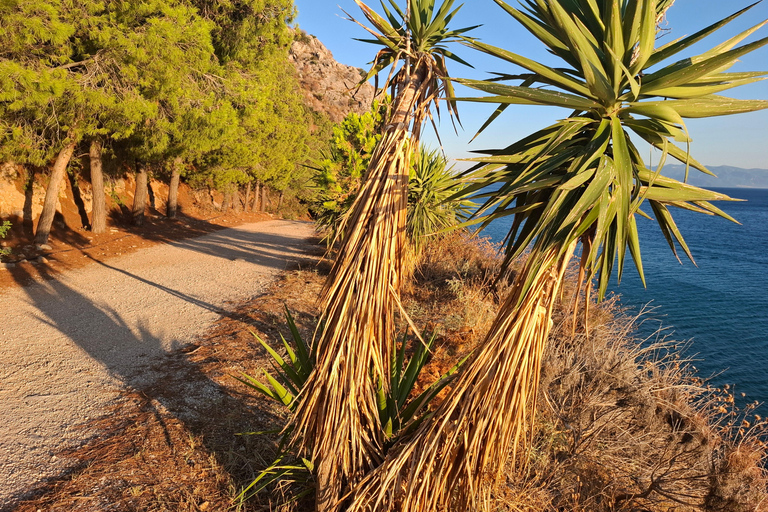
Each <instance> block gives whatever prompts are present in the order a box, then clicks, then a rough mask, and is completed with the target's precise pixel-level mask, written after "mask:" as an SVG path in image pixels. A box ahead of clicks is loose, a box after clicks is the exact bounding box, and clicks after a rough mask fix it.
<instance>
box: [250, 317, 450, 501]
mask: <svg viewBox="0 0 768 512" xmlns="http://www.w3.org/2000/svg"><path fill="white" fill-rule="evenodd" d="M285 320H286V324H287V325H288V328H289V330H290V331H291V342H289V341H287V340H286V339H285V337H283V335H282V334H281V335H280V338H281V341H282V345H283V349H284V351H285V354H286V356H285V357H283V356H281V355H280V353H279V352H278V350H276V349H275V348H273V347H272V346H271V345H270V344H269V343H267V342H266V341H264V340H263V339H261V338H260V337H259V336H258V335H257V334H256V333H253V332H252V334H253V336H254V337H255V338H256V339H257V340H258V342H259V343H260V344H261V346H262V347H264V349H265V350H266V351H267V353H268V354H269V356H270V357H271V359H272V361H271V362H272V367H273V368H272V371H271V372H270V371H268V370H264V371H263V376H262V378H263V379H264V380H265V381H266V383H263V382H262V381H261V380H259V379H257V378H255V377H253V376H251V375H247V374H243V375H242V376H241V377H235V379H237V380H239V381H240V382H242V383H243V384H245V385H246V386H248V387H250V388H251V389H254V390H255V391H257V392H258V393H260V394H262V395H264V396H266V397H268V398H270V399H272V400H274V401H275V402H277V403H279V404H280V405H281V406H283V407H285V408H287V409H288V411H289V412H290V413H293V412H295V411H296V407H297V406H298V404H299V403H300V401H301V399H302V396H301V394H300V391H301V389H302V388H304V386H305V384H306V382H307V378H308V377H309V375H310V373H311V372H312V369H313V368H314V365H315V356H314V354H313V353H312V348H311V347H310V345H309V343H307V341H306V340H304V338H303V337H302V336H301V333H300V332H299V330H298V328H297V327H296V323H295V321H294V319H293V316H292V315H291V313H290V311H289V310H288V308H287V307H286V308H285ZM323 328H324V326H323V325H320V326H319V329H321V330H322V329H323ZM436 339H437V336H436V335H432V336H431V337H430V338H429V339H428V340H427V341H426V342H423V341H422V340H421V339H420V338H419V339H417V340H416V341H414V344H415V348H414V349H413V354H412V355H411V356H410V358H409V357H407V354H406V349H407V347H408V337H407V333H405V334H403V336H402V337H401V339H400V343H399V347H393V350H392V351H391V353H392V360H391V361H390V375H389V378H388V383H387V384H388V385H387V386H384V384H383V382H382V381H381V379H378V386H377V391H376V397H377V408H378V414H379V422H380V427H381V430H382V431H383V432H384V435H385V436H386V443H385V444H386V446H391V445H392V443H394V441H395V440H396V439H398V437H399V436H401V435H404V434H407V433H409V432H412V431H413V430H415V429H416V428H417V427H418V426H419V425H420V424H421V422H422V421H424V420H425V419H426V418H427V417H428V416H429V410H428V407H429V404H430V402H432V400H433V399H434V398H435V397H436V396H437V395H438V394H439V393H440V392H441V391H442V390H443V389H444V388H445V387H446V386H447V385H448V384H449V383H450V382H451V380H452V378H453V375H454V374H455V373H456V371H457V369H458V368H459V365H456V366H455V367H453V368H451V369H450V370H449V371H448V372H447V373H446V374H444V375H442V376H441V377H440V378H439V379H437V380H436V381H435V382H433V383H432V384H431V385H429V386H427V387H426V388H424V389H423V390H422V391H421V393H419V394H418V395H417V396H415V397H414V396H411V395H412V393H413V390H414V389H415V387H416V383H417V381H418V379H419V375H420V374H421V370H422V369H423V368H424V366H425V365H426V364H427V363H428V362H429V360H430V358H431V354H432V349H433V347H434V344H435V340H436ZM393 341H394V340H393ZM459 364H461V363H459ZM279 432H281V431H279V430H277V431H265V432H249V433H247V434H253V435H261V434H276V433H279ZM290 437H291V432H290V431H285V430H283V431H282V436H281V440H280V443H279V446H278V454H277V457H276V458H275V460H274V461H273V462H272V464H270V465H269V467H267V468H266V469H264V470H262V471H261V472H259V474H258V475H257V477H256V478H255V479H254V480H253V482H251V483H250V484H249V485H248V486H247V487H246V488H245V489H243V490H242V491H241V493H240V494H239V496H238V498H239V499H240V500H246V499H248V498H250V497H252V496H254V495H255V494H257V493H259V492H261V491H263V490H264V489H267V488H268V487H269V486H270V485H272V484H274V483H276V482H291V483H294V484H298V488H299V490H298V491H297V492H296V493H294V494H293V495H292V496H291V501H295V500H298V499H301V498H303V497H304V496H306V495H308V494H309V493H311V491H312V480H313V478H312V474H313V472H314V469H315V467H314V464H313V463H312V462H311V461H310V460H308V459H306V458H303V457H301V456H299V455H297V454H296V453H295V452H294V450H292V449H291V446H290V444H289V442H288V441H289V440H290Z"/></svg>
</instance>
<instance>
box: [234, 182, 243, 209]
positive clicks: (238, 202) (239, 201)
mask: <svg viewBox="0 0 768 512" xmlns="http://www.w3.org/2000/svg"><path fill="white" fill-rule="evenodd" d="M232 208H234V210H235V213H240V212H242V211H243V198H242V196H240V187H238V188H236V189H235V191H234V192H232Z"/></svg>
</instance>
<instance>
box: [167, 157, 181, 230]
mask: <svg viewBox="0 0 768 512" xmlns="http://www.w3.org/2000/svg"><path fill="white" fill-rule="evenodd" d="M180 180H181V159H180V158H177V159H176V160H174V161H173V169H172V170H171V183H170V184H169V185H168V204H167V206H166V210H165V215H166V216H167V217H168V218H169V219H175V218H176V210H177V209H178V205H179V181H180Z"/></svg>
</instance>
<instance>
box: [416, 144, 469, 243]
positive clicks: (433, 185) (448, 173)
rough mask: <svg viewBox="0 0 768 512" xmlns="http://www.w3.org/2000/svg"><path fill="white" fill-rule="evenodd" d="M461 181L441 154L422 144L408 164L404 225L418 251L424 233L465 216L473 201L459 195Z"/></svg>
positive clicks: (456, 222)
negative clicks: (406, 204)
mask: <svg viewBox="0 0 768 512" xmlns="http://www.w3.org/2000/svg"><path fill="white" fill-rule="evenodd" d="M464 187H465V183H464V181H463V180H462V179H460V178H459V176H457V173H456V172H454V169H453V166H450V167H449V166H448V160H447V158H446V157H445V155H444V154H443V153H442V152H441V151H439V150H436V149H433V150H429V149H427V148H425V147H424V146H422V147H421V148H419V154H418V156H417V158H416V159H415V161H414V163H413V165H412V166H411V172H410V177H409V179H408V217H407V221H406V226H407V228H408V235H409V238H410V240H411V243H412V244H413V245H414V246H415V247H416V250H417V251H418V250H419V249H420V248H421V246H422V244H423V242H424V239H425V237H427V236H429V235H434V234H435V233H438V232H439V231H441V230H444V229H446V228H449V227H451V226H455V225H457V224H459V223H460V222H462V221H464V220H467V219H468V218H469V216H470V215H471V213H472V209H473V207H474V206H476V205H475V203H473V202H472V201H470V200H468V199H466V198H461V197H459V196H460V194H461V191H462V190H463V189H464Z"/></svg>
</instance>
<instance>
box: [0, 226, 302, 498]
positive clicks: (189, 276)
mask: <svg viewBox="0 0 768 512" xmlns="http://www.w3.org/2000/svg"><path fill="white" fill-rule="evenodd" d="M313 233H314V230H313V227H312V225H311V224H309V223H305V222H291V221H282V220H278V221H268V222H260V223H256V224H248V225H243V226H238V227H236V228H230V229H225V230H221V231H217V232H215V233H212V234H209V235H206V236H203V237H200V238H194V239H188V240H181V241H178V242H172V243H170V244H163V245H156V246H152V247H149V248H147V249H142V250H140V251H138V252H135V253H132V254H128V255H125V256H120V257H116V258H112V259H109V260H106V261H105V262H101V263H99V262H95V263H92V264H90V265H88V266H86V267H83V268H81V269H78V270H74V271H70V272H65V273H63V274H61V275H59V276H58V277H57V279H55V280H51V281H46V282H43V283H36V284H33V285H30V286H27V287H25V288H11V289H6V290H2V291H0V312H1V313H0V510H1V509H4V508H6V507H9V506H10V505H11V504H12V503H13V502H15V501H16V500H17V499H18V498H19V497H20V496H22V495H23V494H24V493H26V492H28V491H29V490H30V489H31V488H33V487H34V486H35V484H37V483H39V482H40V481H42V480H45V479H46V478H50V477H53V476H56V475H57V474H60V473H61V472H62V471H63V470H65V469H66V468H67V460H66V459H65V458H62V457H61V455H60V453H61V451H62V450H63V449H66V448H71V447H73V446H77V445H79V444H81V443H82V442H83V441H84V440H85V439H86V438H87V437H88V435H89V432H87V431H84V430H83V429H82V428H81V427H79V425H81V424H82V423H83V422H84V421H87V420H88V419H90V418H95V417H98V416H99V414H100V413H101V412H102V411H103V410H104V408H105V406H106V405H108V404H109V403H110V401H112V400H114V398H115V397H116V396H117V393H118V390H119V389H121V388H122V387H125V386H131V387H142V386H144V385H146V384H148V383H147V379H151V378H152V374H151V372H142V371H141V367H143V366H144V365H145V364H148V363H150V362H153V361H156V360H157V358H158V357H160V356H162V355H163V354H164V353H166V352H168V351H170V350H173V349H175V348H178V347H179V346H183V345H186V344H188V343H190V342H192V341H193V340H194V339H195V337H196V336H198V335H200V334H201V333H203V332H204V331H205V329H206V328H207V327H208V326H210V325H211V324H212V323H213V322H214V321H215V320H216V319H217V318H218V317H219V316H220V314H221V313H223V312H224V311H226V310H227V308H228V304H230V303H231V304H234V303H236V302H239V301H242V300H244V299H247V298H249V297H252V296H254V295H256V294H258V293H259V292H260V291H262V289H263V288H264V286H265V285H266V284H268V283H269V282H270V281H271V280H273V278H274V277H275V276H276V275H277V274H278V273H279V272H280V271H282V270H284V269H285V268H286V266H287V265H288V264H289V262H293V261H296V260H300V259H302V257H303V255H304V250H305V249H306V247H307V242H308V240H307V239H308V238H309V237H311V236H312V235H313Z"/></svg>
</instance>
